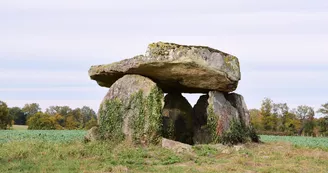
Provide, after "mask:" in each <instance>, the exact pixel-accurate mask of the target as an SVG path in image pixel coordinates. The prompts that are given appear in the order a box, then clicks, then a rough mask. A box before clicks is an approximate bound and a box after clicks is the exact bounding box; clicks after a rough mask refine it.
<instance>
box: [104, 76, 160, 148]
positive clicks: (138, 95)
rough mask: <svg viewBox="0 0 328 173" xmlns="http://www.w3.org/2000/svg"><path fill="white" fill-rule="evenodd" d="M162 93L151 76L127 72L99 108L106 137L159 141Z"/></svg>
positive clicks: (139, 141) (144, 141)
mask: <svg viewBox="0 0 328 173" xmlns="http://www.w3.org/2000/svg"><path fill="white" fill-rule="evenodd" d="M163 96H164V94H163V92H162V91H161V89H160V88H158V87H157V85H156V84H155V83H154V82H153V81H151V80H150V79H148V78H146V77H143V76H139V75H126V76H124V77H123V78H121V79H119V80H118V81H116V82H115V84H114V85H113V86H112V87H111V88H110V89H109V91H108V93H107V95H106V96H105V98H104V100H103V102H102V104H101V106H100V109H99V113H98V116H99V133H100V135H101V136H102V138H103V139H110V140H115V141H118V142H119V141H122V140H123V139H125V140H127V141H130V142H133V143H141V144H150V143H152V144H156V143H158V142H159V138H160V136H161V132H162V122H161V121H162V120H161V110H162V107H163Z"/></svg>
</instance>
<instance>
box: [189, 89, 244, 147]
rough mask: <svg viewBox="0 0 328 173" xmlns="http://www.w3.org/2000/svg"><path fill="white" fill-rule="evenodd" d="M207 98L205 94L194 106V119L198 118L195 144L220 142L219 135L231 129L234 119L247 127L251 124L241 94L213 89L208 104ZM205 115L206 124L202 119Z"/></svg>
mask: <svg viewBox="0 0 328 173" xmlns="http://www.w3.org/2000/svg"><path fill="white" fill-rule="evenodd" d="M205 98H206V97H205V96H202V97H200V98H199V100H198V101H197V104H196V105H195V107H194V119H197V120H198V121H197V122H195V123H194V125H195V128H194V137H193V141H194V143H195V144H204V143H211V142H218V141H217V140H218V137H219V136H221V135H222V134H223V133H224V132H226V131H228V130H229V129H230V125H231V121H232V120H235V121H238V122H240V123H242V124H244V125H245V126H246V127H248V126H249V124H250V118H249V112H248V110H247V107H246V104H245V101H244V98H243V97H242V96H241V95H239V94H236V93H230V94H227V93H222V92H218V91H211V92H209V96H208V100H207V103H208V104H206V103H205ZM204 117H207V122H206V124H205V125H204V124H203V123H204V122H203V120H202V118H204ZM198 122H201V123H198ZM200 124H201V125H200Z"/></svg>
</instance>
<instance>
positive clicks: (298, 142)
mask: <svg viewBox="0 0 328 173" xmlns="http://www.w3.org/2000/svg"><path fill="white" fill-rule="evenodd" d="M261 141H263V142H277V141H284V142H289V143H291V144H293V145H295V146H299V147H309V148H321V149H324V150H327V151H328V138H327V137H304V136H269V135H261Z"/></svg>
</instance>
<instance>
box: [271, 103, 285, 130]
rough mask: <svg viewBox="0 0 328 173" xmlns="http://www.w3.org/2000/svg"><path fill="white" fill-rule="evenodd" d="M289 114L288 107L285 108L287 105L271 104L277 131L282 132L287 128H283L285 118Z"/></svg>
mask: <svg viewBox="0 0 328 173" xmlns="http://www.w3.org/2000/svg"><path fill="white" fill-rule="evenodd" d="M288 114H289V107H288V106H287V103H278V104H275V103H274V104H273V115H274V116H275V117H276V119H277V127H276V128H277V129H278V130H279V131H282V132H284V131H285V130H286V129H287V127H286V126H285V123H286V121H287V120H286V118H287V116H288Z"/></svg>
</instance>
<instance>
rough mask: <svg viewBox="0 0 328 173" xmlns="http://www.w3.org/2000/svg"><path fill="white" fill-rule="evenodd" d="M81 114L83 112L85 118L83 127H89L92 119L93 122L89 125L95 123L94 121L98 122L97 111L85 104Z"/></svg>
mask: <svg viewBox="0 0 328 173" xmlns="http://www.w3.org/2000/svg"><path fill="white" fill-rule="evenodd" d="M81 114H82V118H83V123H82V124H83V128H87V127H86V126H87V125H86V124H87V123H88V122H89V121H91V123H89V125H90V124H92V123H94V122H96V124H97V115H96V113H95V111H94V110H92V109H91V108H90V107H88V106H83V107H82V109H81Z"/></svg>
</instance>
